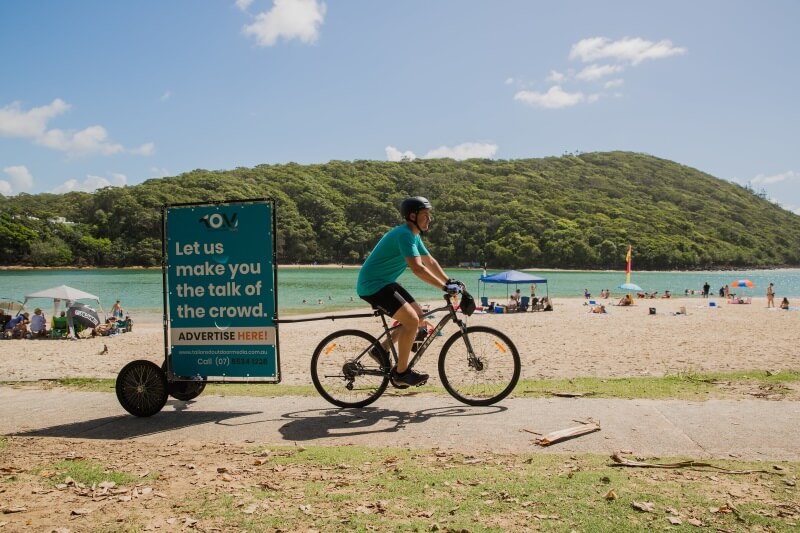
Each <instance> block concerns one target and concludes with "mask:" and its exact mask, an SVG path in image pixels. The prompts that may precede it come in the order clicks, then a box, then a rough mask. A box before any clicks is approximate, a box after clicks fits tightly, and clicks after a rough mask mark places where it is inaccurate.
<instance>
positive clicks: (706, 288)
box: [703, 281, 711, 298]
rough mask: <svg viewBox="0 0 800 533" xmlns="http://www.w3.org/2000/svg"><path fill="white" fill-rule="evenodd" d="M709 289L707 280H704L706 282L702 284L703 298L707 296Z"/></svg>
mask: <svg viewBox="0 0 800 533" xmlns="http://www.w3.org/2000/svg"><path fill="white" fill-rule="evenodd" d="M710 290H711V285H709V284H708V282H707V281H706V284H705V285H703V298H708V291H710Z"/></svg>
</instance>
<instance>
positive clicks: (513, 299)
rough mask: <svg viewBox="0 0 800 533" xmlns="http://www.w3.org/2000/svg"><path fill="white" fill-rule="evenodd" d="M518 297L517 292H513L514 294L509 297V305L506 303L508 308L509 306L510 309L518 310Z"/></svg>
mask: <svg viewBox="0 0 800 533" xmlns="http://www.w3.org/2000/svg"><path fill="white" fill-rule="evenodd" d="M517 298H518V295H517V294H512V295H511V296H510V297H509V298H508V305H506V308H507V309H508V310H509V311H516V310H517V307H519V301H518V300H517Z"/></svg>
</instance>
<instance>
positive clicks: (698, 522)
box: [687, 518, 703, 527]
mask: <svg viewBox="0 0 800 533" xmlns="http://www.w3.org/2000/svg"><path fill="white" fill-rule="evenodd" d="M687 522H689V523H690V524H691V525H693V526H695V527H703V521H702V520H698V519H697V518H690V519H689V520H687Z"/></svg>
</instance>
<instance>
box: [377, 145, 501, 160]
mask: <svg viewBox="0 0 800 533" xmlns="http://www.w3.org/2000/svg"><path fill="white" fill-rule="evenodd" d="M497 149H498V146H497V145H496V144H493V143H462V144H459V145H456V146H452V147H451V146H440V147H439V148H434V149H433V150H429V151H428V152H427V153H426V154H425V155H424V156H423V157H422V159H440V158H449V159H455V160H456V161H463V160H464V159H473V158H480V159H490V158H492V157H494V156H495V154H496V153H497ZM416 158H417V156H416V154H414V152H412V151H410V150H406V151H405V152H403V151H400V150H398V149H397V148H395V147H394V146H387V147H386V159H387V160H389V161H413V160H414V159H416Z"/></svg>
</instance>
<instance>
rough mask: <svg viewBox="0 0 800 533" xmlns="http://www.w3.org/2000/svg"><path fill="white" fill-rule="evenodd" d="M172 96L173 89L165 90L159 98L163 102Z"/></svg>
mask: <svg viewBox="0 0 800 533" xmlns="http://www.w3.org/2000/svg"><path fill="white" fill-rule="evenodd" d="M170 98H172V91H164V94H162V95H161V97H160V98H159V100H161V101H162V102H166V101H167V100H169V99H170Z"/></svg>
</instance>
